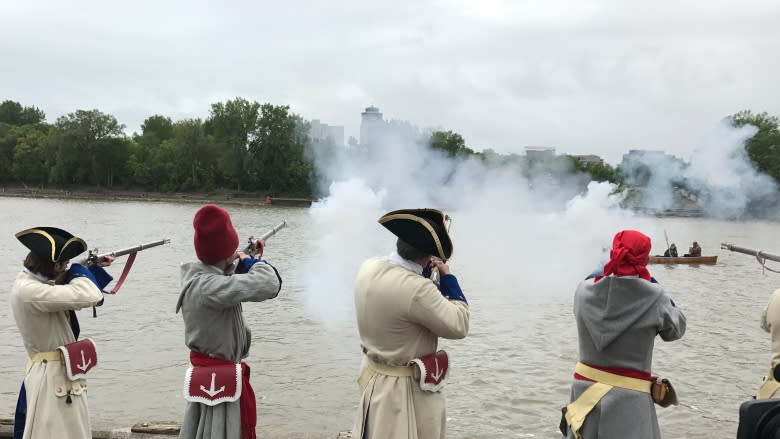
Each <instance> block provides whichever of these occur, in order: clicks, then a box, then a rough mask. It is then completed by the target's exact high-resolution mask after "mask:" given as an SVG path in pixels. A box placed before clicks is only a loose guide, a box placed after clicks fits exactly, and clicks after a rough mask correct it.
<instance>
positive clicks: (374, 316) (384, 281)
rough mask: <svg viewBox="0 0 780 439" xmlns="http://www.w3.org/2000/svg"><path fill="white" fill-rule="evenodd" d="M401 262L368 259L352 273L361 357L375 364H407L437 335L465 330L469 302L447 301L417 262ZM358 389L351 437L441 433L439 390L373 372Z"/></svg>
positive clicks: (432, 437) (420, 437) (417, 438)
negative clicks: (425, 276)
mask: <svg viewBox="0 0 780 439" xmlns="http://www.w3.org/2000/svg"><path fill="white" fill-rule="evenodd" d="M396 257H397V256H396ZM406 262H407V264H406V268H405V267H404V266H400V265H397V264H393V263H390V262H389V261H387V260H383V259H379V258H374V259H370V260H368V261H366V262H365V263H363V265H362V266H361V267H360V270H359V272H358V275H357V279H356V284H355V312H356V314H357V325H358V331H359V332H360V342H361V345H362V348H363V352H364V353H365V354H366V356H367V357H368V358H370V359H371V360H372V361H374V362H376V363H379V364H385V365H390V366H403V365H406V364H407V363H408V362H409V361H410V360H411V359H413V358H416V357H419V356H422V355H426V354H430V353H431V352H435V351H436V349H437V345H438V337H444V338H449V339H460V338H463V337H465V336H466V334H467V333H468V329H469V308H468V305H467V304H466V303H465V302H461V301H450V300H447V299H446V298H445V297H444V296H442V294H441V293H440V292H439V290H438V288H437V287H436V285H435V284H434V283H433V282H431V281H430V280H429V279H426V278H424V277H422V276H421V275H420V274H419V271H421V270H422V268H421V267H419V266H417V265H416V264H411V263H408V261H406ZM410 265H412V266H413V267H410ZM456 361H457V360H456ZM360 390H361V393H362V395H361V398H360V403H359V406H358V419H357V421H356V423H355V427H354V428H353V437H355V438H356V439H360V438H371V439H379V438H383V439H384V438H387V439H395V438H398V439H402V438H403V439H407V438H409V439H436V438H444V437H445V422H446V417H445V401H444V395H443V394H442V393H441V392H437V393H431V392H426V391H423V390H420V385H419V383H417V382H416V381H415V380H414V379H412V378H411V377H392V376H387V375H381V374H378V373H377V374H374V375H373V376H372V377H371V379H370V380H369V381H368V383H367V385H366V386H365V387H364V388H362V389H360ZM369 409H370V410H369Z"/></svg>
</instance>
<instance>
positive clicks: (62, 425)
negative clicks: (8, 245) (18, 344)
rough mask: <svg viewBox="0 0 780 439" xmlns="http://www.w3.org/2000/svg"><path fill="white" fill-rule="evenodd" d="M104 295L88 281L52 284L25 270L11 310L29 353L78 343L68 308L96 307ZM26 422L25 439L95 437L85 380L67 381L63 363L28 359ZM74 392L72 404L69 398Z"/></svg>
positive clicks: (12, 299)
mask: <svg viewBox="0 0 780 439" xmlns="http://www.w3.org/2000/svg"><path fill="white" fill-rule="evenodd" d="M102 298H103V294H102V293H101V292H100V290H99V289H98V288H97V287H96V286H95V284H93V283H92V282H91V281H90V280H89V279H87V278H84V277H79V278H75V279H73V281H71V282H70V283H69V284H67V285H52V284H50V283H48V282H46V281H45V280H44V279H42V278H40V277H38V276H36V275H33V274H30V273H27V272H22V273H20V274H19V275H18V276H17V277H16V282H14V285H13V288H12V289H11V309H12V311H13V314H14V319H16V326H17V327H18V328H19V332H20V333H21V335H22V340H23V342H24V347H25V348H26V349H27V354H28V355H29V356H31V355H33V354H36V353H38V352H48V351H54V350H56V349H57V347H58V346H62V345H64V344H67V343H72V342H74V341H76V338H75V337H74V336H73V331H72V330H71V329H70V324H69V323H68V310H76V309H81V308H87V307H91V306H93V305H95V304H96V303H97V302H99V301H100V299H102ZM24 386H25V389H26V391H27V422H26V424H25V428H24V439H49V438H60V439H71V438H72V439H83V438H89V437H92V431H91V427H90V422H89V410H88V407H87V393H86V392H87V390H86V389H87V382H86V380H78V381H72V382H71V381H68V379H67V377H66V376H65V367H64V365H63V363H62V362H58V361H47V362H35V363H32V362H30V361H28V362H27V373H26V375H25V377H24ZM68 390H70V392H71V400H72V402H71V403H70V404H67V403H66V402H65V401H66V397H67V393H68Z"/></svg>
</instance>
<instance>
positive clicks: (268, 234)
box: [257, 220, 287, 241]
mask: <svg viewBox="0 0 780 439" xmlns="http://www.w3.org/2000/svg"><path fill="white" fill-rule="evenodd" d="M286 226H287V221H286V220H285V221H282V222H281V223H279V224H278V225H277V226H276V227H274V228H273V229H271V230H269V231H267V232H265V233H263V235H262V236H260V237H259V238H257V239H262V240H263V241H265V240H266V239H268V238H270V237H272V236H274V235H276V232H278V231H279V230H282V229H283V228H285V227H286Z"/></svg>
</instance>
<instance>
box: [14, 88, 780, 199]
mask: <svg viewBox="0 0 780 439" xmlns="http://www.w3.org/2000/svg"><path fill="white" fill-rule="evenodd" d="M729 120H730V121H731V123H732V124H733V125H734V126H742V125H746V124H749V125H753V126H756V127H757V128H758V132H757V133H756V135H755V136H753V137H752V138H751V139H750V140H749V141H748V142H747V143H746V145H745V148H746V151H747V153H748V156H749V157H750V159H751V160H752V161H753V162H754V164H755V166H756V168H757V169H759V170H760V171H762V172H764V173H766V174H768V175H770V176H772V177H773V178H774V179H775V180H776V181H778V182H780V119H778V118H777V117H776V116H771V115H769V114H767V113H753V112H751V111H741V112H738V113H736V114H734V115H732V116H730V117H729ZM309 128H310V125H309V122H308V121H306V120H304V119H303V118H302V117H300V116H299V115H297V114H294V113H292V112H291V111H290V107H289V106H283V105H273V104H269V103H266V104H260V103H258V102H253V101H248V100H246V99H244V98H240V97H238V98H235V99H232V100H228V101H226V102H218V103H215V104H212V105H211V108H210V111H209V115H208V117H207V118H206V119H205V120H201V119H183V120H177V121H174V120H172V119H171V118H170V117H167V116H163V115H152V116H150V117H148V118H146V120H144V122H143V123H142V125H141V130H140V133H134V134H133V135H132V136H128V135H126V134H125V125H123V124H121V123H120V122H119V121H117V119H116V118H115V117H114V116H112V115H110V114H106V113H103V112H101V111H99V110H77V111H75V112H72V113H69V114H67V115H64V116H61V117H59V118H57V120H56V121H55V122H54V123H47V122H46V115H45V114H44V112H43V111H41V110H40V109H39V108H37V107H34V106H29V107H28V106H23V105H21V104H20V103H18V102H14V101H10V100H6V101H4V102H2V103H1V104H0V184H18V185H25V186H35V187H50V186H53V187H72V186H97V187H103V188H118V189H143V190H148V191H160V192H170V191H213V190H217V189H228V190H235V191H250V192H261V191H262V192H266V193H269V194H272V195H277V196H278V195H289V196H313V195H318V194H317V193H316V187H315V186H316V185H315V181H316V178H317V175H316V169H315V166H314V163H313V157H315V156H317V155H319V156H320V157H322V156H323V155H325V156H327V155H329V154H330V155H332V154H331V153H328V151H332V152H333V153H336V152H337V151H336V149H334V148H335V145H332V144H327V143H326V144H314V143H313V140H312V139H311V138H310V137H309V135H308V132H309ZM424 141H425V143H426V144H427V145H428V146H429V147H430V148H431V149H432V150H437V151H439V152H441V153H442V154H444V155H445V156H447V157H451V158H458V159H462V158H475V159H479V160H483V161H486V162H490V163H492V164H497V165H510V166H517V167H519V170H520V172H521V173H522V174H524V175H526V176H529V175H531V174H533V173H539V172H541V173H548V174H567V173H572V172H573V173H580V174H584V175H586V176H587V179H589V180H594V181H609V182H612V183H616V184H618V185H620V186H622V183H623V180H624V176H623V175H622V172H621V168H620V165H618V166H616V167H613V166H611V165H609V164H608V163H603V162H602V163H588V162H582V161H580V160H577V159H575V158H574V157H571V156H565V155H564V156H556V157H555V158H554V159H553V160H552V162H547V163H534V162H533V161H529V160H525V159H524V158H523V157H522V156H519V155H517V154H509V155H500V154H496V153H495V152H493V151H491V150H485V151H480V152H477V151H475V150H473V149H471V148H469V147H468V146H466V141H465V140H464V139H463V137H462V136H461V135H460V134H458V133H456V132H453V131H434V132H432V133H430V134H428V135H427V136H425V139H424ZM310 148H320V152H319V154H312V153H311V151H310V150H309V151H307V149H310ZM648 172H650V170H648Z"/></svg>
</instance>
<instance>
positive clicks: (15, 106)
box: [0, 100, 46, 126]
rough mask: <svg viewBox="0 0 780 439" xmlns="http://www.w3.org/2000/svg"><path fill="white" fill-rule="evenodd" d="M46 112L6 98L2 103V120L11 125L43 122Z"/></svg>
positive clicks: (0, 112) (0, 105)
mask: <svg viewBox="0 0 780 439" xmlns="http://www.w3.org/2000/svg"><path fill="white" fill-rule="evenodd" d="M44 120H46V114H44V112H43V111H41V110H40V109H39V108H37V107H23V106H22V104H20V103H18V102H15V101H10V100H6V101H3V103H0V122H2V123H7V124H9V125H17V126H21V125H30V124H36V123H43V121H44Z"/></svg>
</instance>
